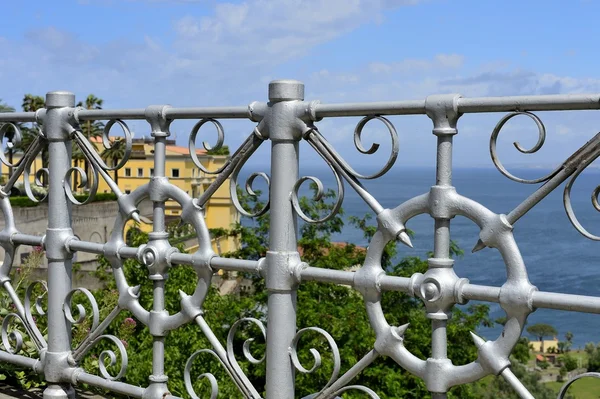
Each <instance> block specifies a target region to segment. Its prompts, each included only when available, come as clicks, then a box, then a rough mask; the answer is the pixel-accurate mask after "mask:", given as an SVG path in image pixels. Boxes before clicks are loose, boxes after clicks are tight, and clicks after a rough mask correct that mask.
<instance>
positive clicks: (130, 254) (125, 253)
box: [119, 247, 139, 258]
mask: <svg viewBox="0 0 600 399" xmlns="http://www.w3.org/2000/svg"><path fill="white" fill-rule="evenodd" d="M138 251H139V248H136V247H121V248H119V256H120V257H121V258H137V256H138Z"/></svg>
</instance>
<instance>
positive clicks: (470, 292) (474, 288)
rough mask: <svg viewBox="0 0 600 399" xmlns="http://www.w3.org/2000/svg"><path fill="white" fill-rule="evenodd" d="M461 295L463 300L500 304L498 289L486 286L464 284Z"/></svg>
mask: <svg viewBox="0 0 600 399" xmlns="http://www.w3.org/2000/svg"><path fill="white" fill-rule="evenodd" d="M461 295H462V297H463V298H464V299H469V300H475V301H486V302H495V303H500V288H499V287H490V286H486V285H477V284H465V285H464V286H463V287H462V291H461Z"/></svg>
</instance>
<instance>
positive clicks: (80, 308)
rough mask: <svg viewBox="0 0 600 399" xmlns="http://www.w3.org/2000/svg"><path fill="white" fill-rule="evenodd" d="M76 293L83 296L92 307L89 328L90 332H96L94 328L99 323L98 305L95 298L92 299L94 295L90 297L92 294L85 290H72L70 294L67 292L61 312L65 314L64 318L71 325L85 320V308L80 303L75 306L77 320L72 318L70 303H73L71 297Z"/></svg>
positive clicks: (71, 305)
mask: <svg viewBox="0 0 600 399" xmlns="http://www.w3.org/2000/svg"><path fill="white" fill-rule="evenodd" d="M77 293H80V294H83V295H84V296H85V298H86V299H87V300H88V302H89V303H90V305H91V307H92V325H91V327H90V331H94V330H96V328H97V327H98V324H99V323H100V310H99V308H98V303H97V302H96V298H94V295H92V293H91V292H90V291H89V290H88V289H86V288H75V289H74V290H71V292H69V293H68V294H67V296H66V297H65V301H64V305H63V311H64V313H65V317H66V319H67V320H68V321H69V322H71V323H72V324H81V323H83V322H84V320H85V319H86V317H87V312H86V310H85V307H84V306H83V305H82V304H80V303H78V304H77V305H76V307H77V313H78V315H77V318H75V317H73V312H72V307H73V304H72V302H73V296H74V295H75V294H77Z"/></svg>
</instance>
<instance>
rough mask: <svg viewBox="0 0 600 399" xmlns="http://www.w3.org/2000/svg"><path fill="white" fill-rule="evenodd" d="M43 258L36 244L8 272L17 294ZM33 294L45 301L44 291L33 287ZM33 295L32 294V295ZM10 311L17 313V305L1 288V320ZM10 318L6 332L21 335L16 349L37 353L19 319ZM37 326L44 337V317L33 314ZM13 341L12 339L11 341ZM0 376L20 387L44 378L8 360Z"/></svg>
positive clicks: (1, 366) (36, 384)
mask: <svg viewBox="0 0 600 399" xmlns="http://www.w3.org/2000/svg"><path fill="white" fill-rule="evenodd" d="M43 259H44V252H43V250H42V248H41V247H35V248H34V249H33V251H31V252H30V253H29V255H28V256H27V258H25V260H24V262H23V263H22V264H21V266H20V267H18V268H15V269H14V270H13V271H12V273H11V280H12V281H13V285H12V286H13V288H14V291H15V292H16V293H17V295H18V296H19V297H20V298H22V297H23V296H24V293H25V289H26V285H27V284H28V283H30V276H31V273H32V270H33V269H35V268H38V267H40V266H41V264H42V261H43ZM33 292H34V294H35V295H36V296H39V298H40V301H41V302H40V303H44V300H45V297H46V292H45V291H41V290H38V289H36V288H34V291H33ZM34 298H35V296H34ZM12 313H16V306H15V304H14V302H13V299H12V298H11V297H10V296H9V294H8V293H7V291H6V290H0V322H4V319H5V318H6V317H7V316H8V315H9V314H12ZM16 320H17V319H15V318H12V321H11V322H10V323H9V327H8V332H9V333H10V332H13V331H14V332H18V333H19V334H21V336H22V337H23V347H22V351H21V352H20V353H19V354H20V355H22V356H26V357H38V356H39V354H38V352H37V348H36V346H35V344H34V343H33V341H31V339H30V337H29V335H28V334H26V333H25V329H24V328H23V325H22V324H21V322H20V321H16ZM34 320H36V324H37V326H38V329H39V330H40V332H41V333H42V334H44V336H45V337H46V339H47V336H46V335H45V333H46V330H47V328H46V327H47V326H46V320H45V319H44V318H37V319H36V318H35V316H34ZM11 344H13V345H14V341H11ZM0 380H1V381H4V382H5V383H7V384H10V385H15V386H18V387H20V388H23V389H30V388H37V387H40V386H42V385H45V384H44V381H43V379H42V377H41V376H40V375H38V374H37V373H35V372H34V371H33V370H30V369H25V370H23V369H21V368H20V367H17V366H14V365H12V364H10V363H5V362H2V363H0Z"/></svg>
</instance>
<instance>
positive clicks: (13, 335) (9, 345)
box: [2, 313, 25, 355]
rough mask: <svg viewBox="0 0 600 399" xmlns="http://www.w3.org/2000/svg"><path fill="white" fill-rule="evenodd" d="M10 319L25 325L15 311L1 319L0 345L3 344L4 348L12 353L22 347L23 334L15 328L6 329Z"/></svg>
mask: <svg viewBox="0 0 600 399" xmlns="http://www.w3.org/2000/svg"><path fill="white" fill-rule="evenodd" d="M12 319H17V320H19V321H20V322H21V323H22V324H23V325H25V322H24V321H23V319H21V317H20V316H19V315H18V314H16V313H9V314H7V315H6V316H5V317H4V320H3V321H2V345H4V350H6V351H7V352H8V353H11V354H13V355H14V354H16V353H19V352H20V351H21V349H23V335H22V334H21V332H20V331H18V330H15V329H13V330H12V331H10V332H9V331H8V329H9V327H10V324H11V320H12ZM13 343H14V346H13Z"/></svg>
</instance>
